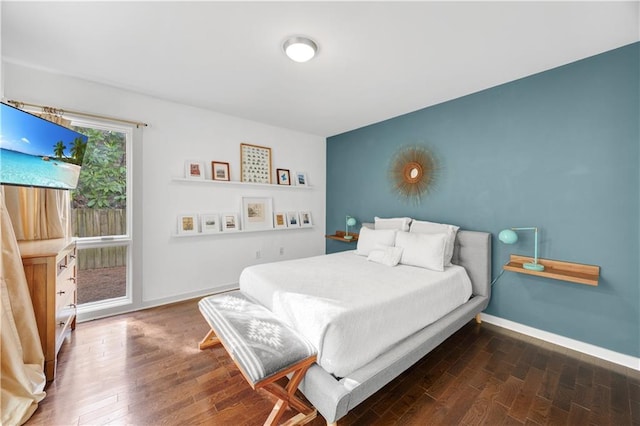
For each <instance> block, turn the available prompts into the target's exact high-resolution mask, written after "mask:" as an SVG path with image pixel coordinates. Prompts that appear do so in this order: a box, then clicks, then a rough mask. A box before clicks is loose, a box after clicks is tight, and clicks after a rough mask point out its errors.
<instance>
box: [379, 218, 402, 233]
mask: <svg viewBox="0 0 640 426" xmlns="http://www.w3.org/2000/svg"><path fill="white" fill-rule="evenodd" d="M374 221H375V224H376V229H395V230H396V231H405V232H406V231H408V230H409V224H410V223H411V218H410V217H392V218H389V219H383V218H380V217H378V216H376V217H374Z"/></svg>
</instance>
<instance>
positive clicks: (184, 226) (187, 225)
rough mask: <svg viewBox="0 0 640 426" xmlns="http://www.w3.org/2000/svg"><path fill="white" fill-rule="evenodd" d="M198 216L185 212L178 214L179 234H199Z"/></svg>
mask: <svg viewBox="0 0 640 426" xmlns="http://www.w3.org/2000/svg"><path fill="white" fill-rule="evenodd" d="M197 233H198V217H197V216H196V215H195V214H183V215H180V216H178V234H181V235H184V234H197Z"/></svg>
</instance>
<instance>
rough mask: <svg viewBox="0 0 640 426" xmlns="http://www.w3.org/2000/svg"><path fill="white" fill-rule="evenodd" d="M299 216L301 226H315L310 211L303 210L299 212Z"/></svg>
mask: <svg viewBox="0 0 640 426" xmlns="http://www.w3.org/2000/svg"><path fill="white" fill-rule="evenodd" d="M298 218H299V219H300V226H313V222H311V212H310V211H301V212H300V213H299V214H298Z"/></svg>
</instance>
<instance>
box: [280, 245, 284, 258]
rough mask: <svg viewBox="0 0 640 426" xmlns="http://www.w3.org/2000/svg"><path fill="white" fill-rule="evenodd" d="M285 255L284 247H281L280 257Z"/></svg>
mask: <svg viewBox="0 0 640 426" xmlns="http://www.w3.org/2000/svg"><path fill="white" fill-rule="evenodd" d="M282 255H284V247H280V256H282Z"/></svg>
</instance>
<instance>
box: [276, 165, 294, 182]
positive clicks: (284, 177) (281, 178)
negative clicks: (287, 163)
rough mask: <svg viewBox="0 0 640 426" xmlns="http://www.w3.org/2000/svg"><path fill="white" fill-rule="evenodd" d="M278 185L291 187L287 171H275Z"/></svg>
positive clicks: (289, 175)
mask: <svg viewBox="0 0 640 426" xmlns="http://www.w3.org/2000/svg"><path fill="white" fill-rule="evenodd" d="M276 175H277V176H278V185H291V173H290V172H289V169H276Z"/></svg>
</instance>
